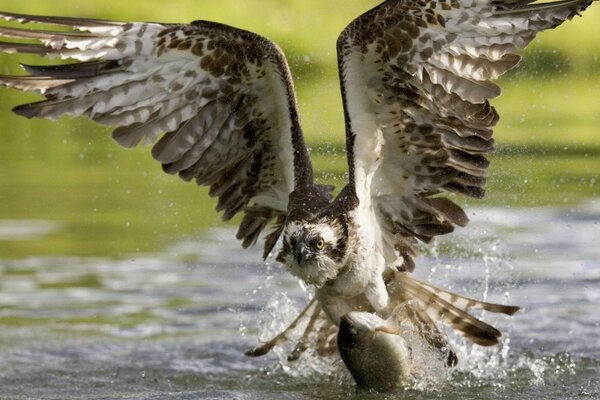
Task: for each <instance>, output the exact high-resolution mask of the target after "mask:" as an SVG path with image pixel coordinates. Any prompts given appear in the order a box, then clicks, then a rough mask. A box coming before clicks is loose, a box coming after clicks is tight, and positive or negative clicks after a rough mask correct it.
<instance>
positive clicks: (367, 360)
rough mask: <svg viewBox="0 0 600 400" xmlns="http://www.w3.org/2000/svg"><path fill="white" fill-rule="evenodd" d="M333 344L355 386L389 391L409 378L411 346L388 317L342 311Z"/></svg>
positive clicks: (405, 383)
mask: <svg viewBox="0 0 600 400" xmlns="http://www.w3.org/2000/svg"><path fill="white" fill-rule="evenodd" d="M337 347H338V351H339V353H340V356H341V358H342V361H343V362H344V364H345V365H346V368H347V369H348V370H349V371H350V374H351V375H352V377H353V378H354V381H355V382H356V385H357V387H358V389H359V390H365V391H366V390H368V391H376V392H380V393H389V392H394V391H396V390H398V389H400V388H402V387H404V386H405V385H407V384H408V383H409V382H410V373H411V369H412V356H411V349H410V347H409V346H408V344H407V343H406V340H405V339H404V338H403V337H402V335H401V332H400V330H399V329H398V327H397V325H396V324H395V323H394V322H393V321H392V320H391V319H388V320H384V319H383V318H381V317H379V316H378V315H376V314H373V313H369V312H363V311H353V312H349V313H347V314H345V315H344V316H342V318H341V320H340V325H339V331H338V335H337Z"/></svg>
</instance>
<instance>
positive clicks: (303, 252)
mask: <svg viewBox="0 0 600 400" xmlns="http://www.w3.org/2000/svg"><path fill="white" fill-rule="evenodd" d="M309 255H310V249H309V248H308V246H307V245H306V244H304V243H298V244H296V246H295V247H294V256H295V257H296V261H297V262H298V265H302V262H304V260H306V259H307V258H308V257H309Z"/></svg>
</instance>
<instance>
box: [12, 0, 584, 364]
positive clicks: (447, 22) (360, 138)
mask: <svg viewBox="0 0 600 400" xmlns="http://www.w3.org/2000/svg"><path fill="white" fill-rule="evenodd" d="M591 1H592V0H562V1H555V2H549V3H533V2H531V1H528V0H388V1H385V2H383V3H381V4H380V5H379V6H377V7H375V8H373V9H372V10H370V11H367V12H366V13H364V14H363V15H361V16H359V17H358V18H357V19H356V20H354V21H353V22H351V23H350V25H348V27H347V28H345V29H344V31H343V32H342V33H341V35H340V36H339V39H338V41H337V51H338V64H339V76H340V83H341V91H342V98H343V111H344V116H345V129H346V153H347V159H348V172H349V173H348V182H347V184H346V185H345V186H344V187H343V188H342V189H341V190H340V191H339V192H338V194H337V196H336V197H335V198H334V197H333V196H332V193H333V192H332V190H333V188H332V187H328V186H325V185H321V184H318V183H316V182H315V180H314V177H313V169H312V166H311V161H310V157H309V153H308V151H307V147H306V145H305V142H304V138H303V134H302V128H301V125H300V120H299V116H298V108H297V102H296V96H295V92H294V86H293V83H292V77H291V73H290V69H289V67H288V64H287V62H286V59H285V56H284V54H283V52H282V51H281V49H280V48H279V47H278V46H277V45H276V44H274V43H273V42H271V41H269V40H268V39H266V38H264V37H261V36H259V35H257V34H255V33H252V32H248V31H244V30H241V29H237V28H234V27H231V26H227V25H223V24H219V23H215V22H208V21H195V22H192V23H190V24H187V25H183V24H162V23H140V22H117V21H109V20H100V19H84V18H68V17H52V16H31V15H21V14H14V13H9V12H3V13H0V17H2V18H4V19H5V20H8V21H18V22H21V23H23V24H26V25H27V26H26V27H24V28H23V27H15V26H14V25H12V24H5V26H3V27H0V37H2V38H4V40H3V41H1V42H0V51H1V52H4V53H17V54H21V53H31V54H38V55H41V56H45V57H56V58H61V59H68V60H71V62H70V63H67V64H64V65H53V66H38V65H35V66H34V65H23V68H24V69H25V71H26V72H27V73H28V75H24V76H0V84H1V85H3V86H6V87H9V88H14V89H18V90H22V91H31V92H38V93H40V94H42V95H43V96H44V97H45V99H44V100H42V101H39V102H35V103H31V104H24V105H20V106H17V107H16V108H15V109H14V112H15V113H17V114H19V115H22V116H25V117H28V118H31V117H39V118H50V119H56V118H59V117H60V116H62V115H71V116H80V115H84V116H87V117H89V118H90V119H92V120H94V121H96V122H98V123H100V124H104V125H108V126H112V127H115V129H114V131H113V138H114V139H115V140H116V142H117V143H118V144H120V145H122V146H124V147H134V146H137V145H138V144H142V143H145V144H153V147H152V156H153V157H154V158H155V159H156V160H157V161H158V162H160V163H161V164H162V167H163V169H164V171H165V172H166V173H169V174H177V175H179V176H180V177H181V178H182V179H184V180H186V181H192V180H193V181H195V182H196V183H198V184H199V185H204V186H209V187H210V195H211V196H214V197H218V205H217V210H218V211H220V212H222V215H223V219H225V220H229V219H231V218H232V217H234V216H235V215H236V214H239V213H241V214H242V219H241V223H240V225H239V230H238V232H237V238H238V239H239V240H241V242H242V246H244V247H249V246H251V245H253V244H254V243H255V242H256V241H257V239H258V238H259V236H260V235H261V233H263V231H265V228H267V227H268V226H270V231H268V232H265V235H264V236H265V239H264V253H263V254H264V257H267V256H268V255H269V254H270V253H272V252H273V251H274V249H275V246H276V245H277V243H281V249H280V250H279V251H278V254H277V256H276V259H277V260H278V261H280V262H281V263H283V264H284V265H285V266H286V267H287V269H288V270H289V271H290V272H291V273H292V274H293V275H295V276H297V277H299V278H300V279H302V280H303V281H304V282H306V283H307V284H309V285H312V286H313V287H314V288H315V298H314V299H313V300H312V301H311V302H310V303H309V305H308V306H307V308H306V309H305V310H304V311H303V312H302V313H301V314H300V316H299V317H298V319H297V320H296V321H294V324H292V326H291V327H290V329H292V328H295V327H296V326H297V325H298V324H299V322H300V320H302V319H304V318H308V324H307V328H306V331H305V333H304V335H303V336H302V338H301V340H300V343H299V344H298V346H297V347H296V348H295V349H294V353H293V354H292V355H291V358H295V357H297V356H298V355H299V353H301V352H302V351H303V350H304V349H305V348H306V347H308V346H309V345H310V344H311V343H312V342H311V340H314V342H315V343H316V345H317V348H318V349H321V350H323V351H325V350H326V349H327V347H328V345H330V344H331V340H330V338H331V336H335V332H336V329H337V328H336V326H337V325H338V324H339V322H340V320H341V318H342V317H343V316H344V315H346V314H348V313H349V312H354V311H361V312H369V313H374V314H377V315H379V316H380V317H381V318H384V319H385V318H387V317H388V316H389V315H391V314H392V312H393V310H394V309H395V308H396V307H397V306H398V305H399V304H403V303H405V302H410V303H412V304H415V307H416V311H415V312H414V319H415V321H416V323H417V322H419V321H420V322H425V323H426V324H425V325H428V327H426V328H424V329H423V334H424V335H425V336H428V338H429V339H428V340H430V342H431V343H432V344H433V345H437V346H438V347H443V346H444V345H445V340H444V338H442V337H441V334H440V333H439V331H438V330H437V328H435V322H434V321H435V320H438V321H439V320H441V321H443V322H444V323H446V324H448V325H450V326H451V327H453V328H454V329H456V330H457V331H459V332H461V333H462V334H463V335H464V336H466V337H467V338H469V339H471V340H472V341H474V342H475V343H478V344H481V345H493V344H496V343H497V342H498V338H499V337H500V335H501V334H500V332H499V331H498V330H496V329H495V328H493V327H492V326H490V325H488V324H486V323H484V322H482V321H480V320H478V319H477V318H474V317H472V316H471V315H469V314H468V313H467V312H466V311H467V310H469V309H471V308H483V309H486V310H490V311H493V312H502V313H505V314H510V315H512V314H513V313H514V312H516V311H517V309H518V308H516V307H510V306H501V305H495V304H489V303H482V302H478V301H476V300H473V299H469V298H465V297H462V296H459V295H456V294H454V293H450V292H447V291H445V290H442V289H439V288H436V287H433V286H431V285H429V284H428V283H425V282H422V281H419V280H416V279H415V278H414V277H413V276H412V274H411V272H412V271H413V268H414V266H415V257H416V256H417V246H418V242H419V241H420V242H424V243H429V242H430V241H431V240H432V239H433V238H434V237H435V236H437V235H442V234H447V233H450V232H452V231H453V229H454V228H455V227H456V226H460V227H463V226H465V225H466V224H467V222H468V218H467V216H466V214H465V213H464V211H463V210H462V209H461V207H459V206H458V205H457V204H455V203H454V202H453V201H452V200H450V199H449V198H448V197H446V196H445V194H447V193H458V194H462V195H465V196H469V197H473V198H480V197H482V196H483V195H484V185H485V182H486V169H487V167H488V161H487V159H486V154H487V153H489V152H491V151H492V150H493V148H494V140H493V138H492V130H493V127H494V125H495V124H496V123H497V121H498V114H497V113H496V111H495V109H494V108H493V107H492V106H491V105H490V103H489V100H490V99H492V98H494V97H496V96H498V95H499V94H500V89H499V88H498V86H496V85H495V84H494V83H493V81H494V80H495V79H496V78H498V77H499V76H500V75H502V74H504V73H505V72H506V71H508V70H510V69H511V68H513V67H515V66H516V65H517V64H518V62H519V59H520V57H519V56H518V55H517V54H516V52H517V50H518V49H522V48H524V47H526V46H527V45H528V44H529V43H530V42H531V41H532V40H533V39H534V38H535V36H536V34H537V33H539V32H540V31H543V30H545V29H550V28H554V27H556V26H558V25H560V24H561V23H562V22H563V21H565V20H567V19H571V18H572V17H573V16H575V15H577V14H579V13H580V12H582V11H583V10H584V9H586V7H588V6H589V5H590V4H591ZM31 23H43V24H48V25H58V26H66V27H69V28H71V29H70V30H69V29H67V30H65V29H63V28H61V29H58V30H56V31H54V30H45V29H33V28H31V29H30V24H31ZM11 39H19V40H17V41H12V42H11ZM20 39H25V40H26V41H22V40H20ZM421 325H422V324H421ZM287 334H288V330H286V331H285V332H282V333H281V334H280V335H278V336H277V337H276V338H274V339H273V341H271V342H269V343H267V344H265V345H264V346H262V347H260V348H258V349H255V350H254V351H251V352H249V354H251V355H259V354H263V353H264V352H266V351H268V350H269V349H270V348H271V347H272V346H273V345H274V344H277V343H280V342H281V341H283V340H285V339H286V338H287ZM452 358H453V357H452V355H449V363H451V359H452Z"/></svg>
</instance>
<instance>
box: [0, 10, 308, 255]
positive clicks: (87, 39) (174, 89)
mask: <svg viewBox="0 0 600 400" xmlns="http://www.w3.org/2000/svg"><path fill="white" fill-rule="evenodd" d="M0 17H2V18H4V19H5V20H8V21H18V22H21V23H23V24H28V23H32V22H33V23H45V24H53V25H61V26H62V25H66V26H67V27H69V28H70V30H69V31H66V32H63V31H58V30H57V31H47V30H40V29H23V28H20V27H18V28H16V27H12V26H11V25H10V24H9V25H7V26H3V27H0V37H1V38H3V39H4V41H1V42H0V51H1V52H4V53H33V54H39V55H41V56H47V57H55V58H62V59H71V60H75V62H74V63H71V64H67V65H60V66H30V65H24V66H23V67H24V69H25V70H26V71H27V72H28V73H29V75H27V76H0V85H3V86H7V87H10V88H15V89H19V90H22V91H33V92H38V93H41V94H42V95H44V96H45V98H46V99H45V100H43V101H40V102H37V103H32V104H25V105H21V106H18V107H16V108H15V109H14V111H15V112H16V113H17V114H20V115H23V116H26V117H40V118H50V119H56V118H58V117H60V116H61V115H65V114H67V115H74V116H78V115H86V116H88V117H89V118H91V119H92V120H94V121H97V122H99V123H101V124H105V125H109V126H113V127H116V129H115V130H114V132H113V137H114V139H115V140H116V141H117V142H118V143H119V144H120V145H122V146H124V147H134V146H136V145H138V144H139V143H154V147H153V148H152V155H153V156H154V158H155V159H156V160H157V161H159V162H160V163H162V165H163V169H164V170H165V172H167V173H169V174H178V175H179V176H180V177H181V178H183V179H184V180H195V181H196V182H197V183H198V184H200V185H206V186H210V194H211V196H217V197H218V198H219V202H218V205H217V210H219V211H222V212H223V218H224V219H225V220H228V219H230V218H232V217H233V216H234V215H235V214H237V213H238V212H240V211H241V212H244V213H245V217H244V219H243V220H242V222H241V225H240V227H239V231H238V239H240V240H242V244H243V246H244V247H247V246H250V245H252V244H253V243H254V242H255V241H256V240H257V237H258V235H259V234H260V232H261V231H262V230H263V229H264V228H265V226H266V225H267V224H268V223H269V222H272V221H273V220H275V221H277V222H278V223H279V224H281V223H282V221H283V218H284V216H285V213H286V211H287V202H288V194H289V193H290V192H292V190H293V189H294V187H295V186H302V185H305V184H310V183H312V179H313V176H312V167H311V164H310V160H309V158H308V153H307V150H306V146H305V144H304V139H303V136H302V131H301V128H300V123H299V120H298V115H297V105H296V98H295V93H294V88H293V84H292V80H291V76H290V71H289V67H288V65H287V62H286V60H285V57H284V55H283V53H282V52H281V50H280V49H279V48H278V47H277V46H276V45H275V44H274V43H272V42H270V41H269V40H267V39H265V38H263V37H261V36H258V35H256V34H253V33H251V32H247V31H243V30H240V29H236V28H232V27H229V26H226V25H221V24H217V23H212V22H205V21H196V22H193V23H191V24H190V25H173V24H159V23H139V22H133V23H132V22H116V21H106V20H90V19H81V18H67V17H46V16H30V15H20V14H12V13H0ZM61 29H62V30H64V28H61ZM7 39H8V40H7ZM10 39H18V40H17V41H15V42H14V43H12V42H10V41H9V40H10ZM21 39H27V40H28V41H27V42H23V41H22V40H21ZM279 233H280V229H275V230H274V233H273V234H272V235H270V236H269V237H267V240H266V244H265V253H266V254H268V253H269V252H270V250H271V248H272V247H273V245H274V244H275V242H276V240H277V237H278V236H279Z"/></svg>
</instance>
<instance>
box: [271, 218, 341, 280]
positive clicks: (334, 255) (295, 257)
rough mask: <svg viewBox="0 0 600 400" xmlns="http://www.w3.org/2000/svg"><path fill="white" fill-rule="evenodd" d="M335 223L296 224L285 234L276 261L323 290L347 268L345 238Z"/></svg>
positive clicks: (284, 232) (291, 224)
mask: <svg viewBox="0 0 600 400" xmlns="http://www.w3.org/2000/svg"><path fill="white" fill-rule="evenodd" d="M344 232H345V230H344V229H343V228H342V226H341V224H340V223H339V222H338V221H336V220H329V219H324V218H322V219H318V220H316V221H311V222H306V221H294V222H290V223H288V224H286V226H285V228H284V231H283V248H282V249H281V251H280V252H279V255H278V256H277V261H279V262H281V263H283V264H285V265H286V267H287V268H288V269H289V271H290V272H291V273H292V274H294V275H296V276H297V277H299V278H301V279H302V280H303V281H305V282H306V283H308V284H312V285H315V286H316V287H322V286H323V285H325V284H326V283H327V282H329V281H330V280H332V279H335V278H336V277H337V276H338V274H339V270H340V269H341V268H343V267H344V264H345V262H344V260H345V252H346V251H345V250H346V235H345V233H344Z"/></svg>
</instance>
